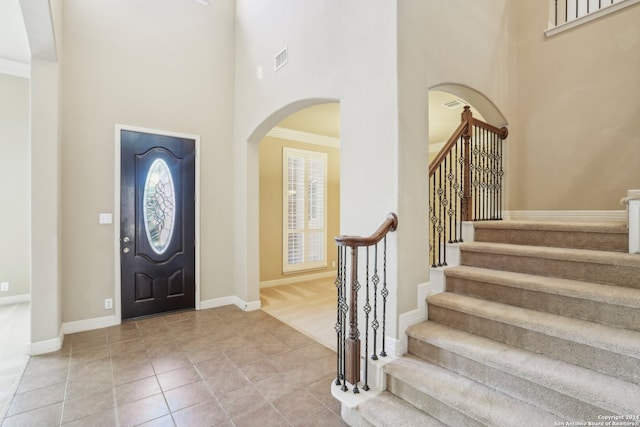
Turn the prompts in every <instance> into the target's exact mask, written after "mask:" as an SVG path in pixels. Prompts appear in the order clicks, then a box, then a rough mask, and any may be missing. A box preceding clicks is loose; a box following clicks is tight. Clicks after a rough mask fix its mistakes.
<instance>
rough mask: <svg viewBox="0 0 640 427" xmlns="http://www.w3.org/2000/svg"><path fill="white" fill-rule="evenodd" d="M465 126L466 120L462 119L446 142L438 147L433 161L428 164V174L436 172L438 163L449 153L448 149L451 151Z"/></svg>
mask: <svg viewBox="0 0 640 427" xmlns="http://www.w3.org/2000/svg"><path fill="white" fill-rule="evenodd" d="M466 127H467V122H466V121H463V122H462V123H460V125H459V126H458V128H457V129H456V130H455V132H453V134H452V135H451V138H449V140H448V141H447V143H446V144H444V147H442V149H440V151H439V152H438V155H437V156H436V158H435V159H433V161H432V162H431V163H430V164H429V176H431V175H433V174H434V173H435V172H436V170H437V169H438V167H439V166H440V163H442V160H443V159H444V158H445V157H447V155H449V151H451V148H452V147H453V146H454V145H456V143H457V142H458V139H459V138H460V137H461V136H462V132H464V130H465V128H466Z"/></svg>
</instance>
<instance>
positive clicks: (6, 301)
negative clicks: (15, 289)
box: [0, 294, 31, 305]
mask: <svg viewBox="0 0 640 427" xmlns="http://www.w3.org/2000/svg"><path fill="white" fill-rule="evenodd" d="M21 302H31V294H22V295H11V296H8V297H0V305H10V304H20V303H21Z"/></svg>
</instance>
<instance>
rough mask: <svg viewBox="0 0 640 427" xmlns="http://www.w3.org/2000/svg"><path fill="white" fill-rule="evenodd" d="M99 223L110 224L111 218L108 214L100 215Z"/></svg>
mask: <svg viewBox="0 0 640 427" xmlns="http://www.w3.org/2000/svg"><path fill="white" fill-rule="evenodd" d="M99 221H100V224H111V223H113V217H112V215H111V214H110V213H101V214H100V217H99Z"/></svg>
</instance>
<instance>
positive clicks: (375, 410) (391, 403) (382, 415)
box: [356, 391, 446, 427]
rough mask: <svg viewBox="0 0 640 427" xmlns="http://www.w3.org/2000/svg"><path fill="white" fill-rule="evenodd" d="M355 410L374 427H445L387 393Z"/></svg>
mask: <svg viewBox="0 0 640 427" xmlns="http://www.w3.org/2000/svg"><path fill="white" fill-rule="evenodd" d="M356 409H357V410H358V411H359V412H360V413H361V414H362V416H363V417H364V418H365V419H367V420H368V421H369V422H371V423H372V424H373V425H375V426H380V427H395V426H407V427H446V424H443V423H442V422H440V421H438V420H436V419H435V418H433V417H431V416H429V415H427V414H426V413H424V412H422V411H421V410H419V409H418V408H416V407H415V406H413V405H411V404H410V403H408V402H406V401H404V400H402V399H400V398H399V397H397V396H395V395H394V394H392V393H389V392H388V391H385V392H382V393H380V394H379V395H378V396H376V397H374V398H373V399H369V400H367V401H366V402H364V403H361V404H360V405H358V407H357V408H356Z"/></svg>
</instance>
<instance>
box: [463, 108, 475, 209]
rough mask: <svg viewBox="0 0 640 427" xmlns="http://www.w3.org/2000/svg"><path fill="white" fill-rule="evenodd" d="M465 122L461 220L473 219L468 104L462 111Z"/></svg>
mask: <svg viewBox="0 0 640 427" xmlns="http://www.w3.org/2000/svg"><path fill="white" fill-rule="evenodd" d="M465 122H466V126H465V127H464V130H463V131H462V137H463V138H464V154H463V156H464V170H463V171H462V176H463V184H462V185H463V187H462V191H463V196H462V201H461V202H462V203H461V208H462V209H461V210H462V220H463V221H472V220H473V215H472V212H473V207H472V206H471V203H472V202H471V135H473V115H472V114H471V108H470V107H469V106H468V105H465V106H464V111H463V112H462V123H465Z"/></svg>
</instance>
